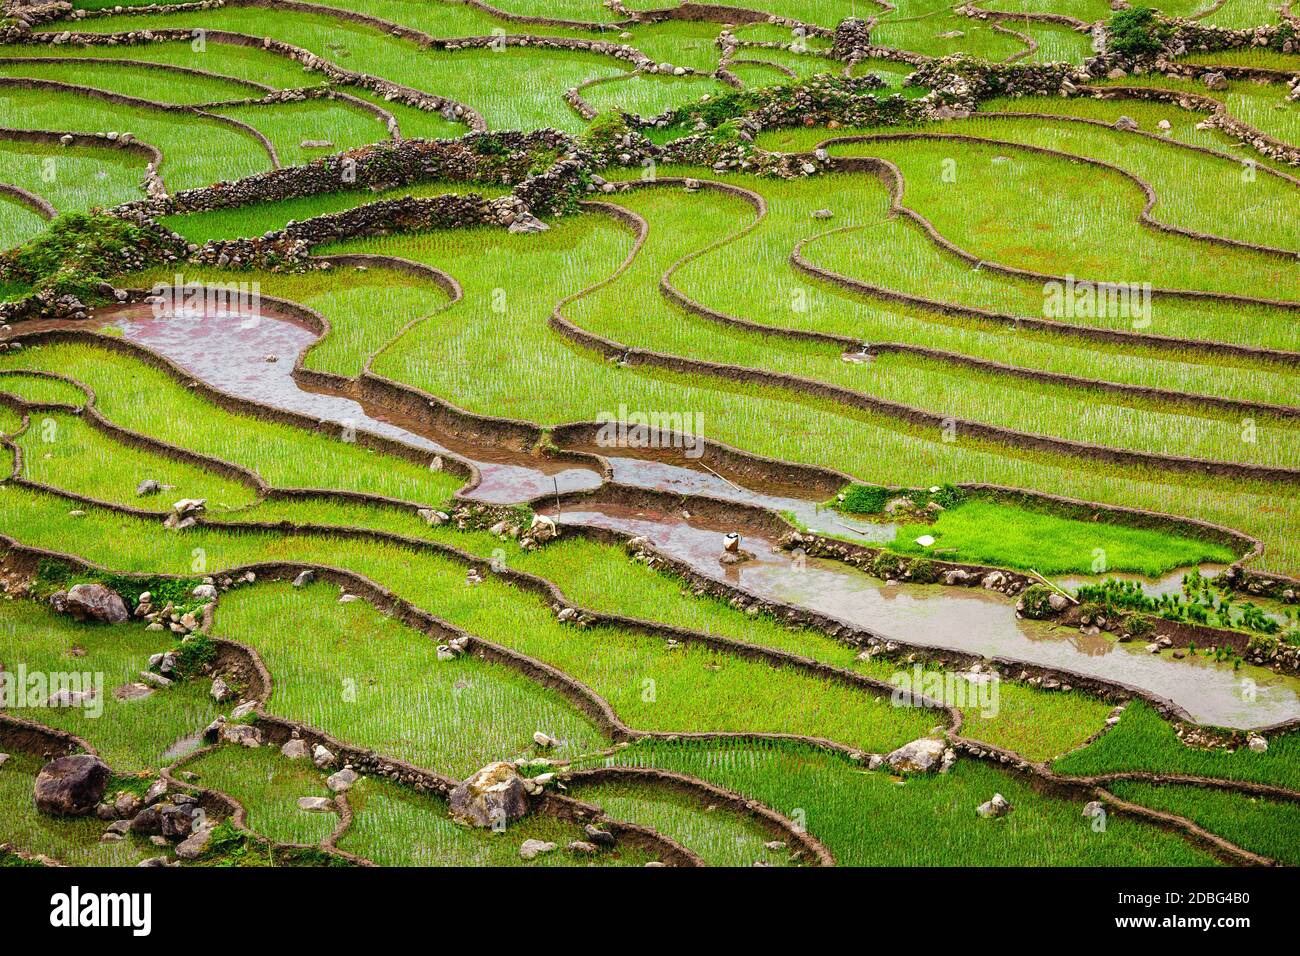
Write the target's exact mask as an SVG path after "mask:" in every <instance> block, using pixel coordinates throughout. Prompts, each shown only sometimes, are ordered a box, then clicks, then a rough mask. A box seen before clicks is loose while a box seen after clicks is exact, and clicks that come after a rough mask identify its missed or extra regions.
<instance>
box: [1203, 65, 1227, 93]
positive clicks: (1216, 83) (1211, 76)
mask: <svg viewBox="0 0 1300 956" xmlns="http://www.w3.org/2000/svg"><path fill="white" fill-rule="evenodd" d="M1201 83H1202V84H1203V85H1204V86H1205V88H1206V89H1208V90H1226V89H1227V88H1228V78H1227V77H1226V76H1224V75H1223V74H1222V73H1219V72H1217V71H1214V70H1211V71H1209V72H1206V73H1202V74H1201Z"/></svg>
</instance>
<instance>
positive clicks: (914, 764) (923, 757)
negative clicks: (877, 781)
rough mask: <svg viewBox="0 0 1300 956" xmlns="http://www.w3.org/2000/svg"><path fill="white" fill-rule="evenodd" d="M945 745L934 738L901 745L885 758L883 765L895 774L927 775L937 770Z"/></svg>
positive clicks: (925, 738)
mask: <svg viewBox="0 0 1300 956" xmlns="http://www.w3.org/2000/svg"><path fill="white" fill-rule="evenodd" d="M947 749H948V748H947V745H946V744H945V743H944V742H943V741H942V740H939V739H937V738H934V737H922V738H920V739H919V740H913V741H912V742H911V743H906V744H903V746H901V747H899V748H898V749H897V750H895V751H893V752H892V753H889V754H887V755H886V756H885V763H887V764H889V767H890V769H891V770H893V771H895V772H896V773H929V772H930V771H931V770H937V769H938V765H939V763H940V761H942V760H943V755H944V751H945V750H947Z"/></svg>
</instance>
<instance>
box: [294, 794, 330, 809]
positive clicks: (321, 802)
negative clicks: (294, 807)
mask: <svg viewBox="0 0 1300 956" xmlns="http://www.w3.org/2000/svg"><path fill="white" fill-rule="evenodd" d="M298 809H299V810H307V811H309V812H311V813H331V812H333V810H334V801H333V800H331V799H330V798H329V797H299V798H298Z"/></svg>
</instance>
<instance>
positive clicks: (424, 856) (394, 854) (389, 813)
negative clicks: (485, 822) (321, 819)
mask: <svg viewBox="0 0 1300 956" xmlns="http://www.w3.org/2000/svg"><path fill="white" fill-rule="evenodd" d="M349 800H350V802H351V804H352V808H353V812H354V813H355V815H356V816H355V818H354V819H353V821H352V826H351V827H350V828H349V829H348V831H347V832H346V833H345V834H344V835H343V837H342V839H340V840H339V844H338V845H339V848H340V849H342V850H347V851H349V852H351V853H356V854H358V855H360V856H363V857H365V858H366V859H369V860H373V861H374V862H376V863H378V864H380V865H381V866H530V867H536V866H541V867H549V866H644V865H645V864H646V863H647V862H650V861H651V860H653V859H654V857H653V856H651V855H650V854H649V853H647V852H646V851H644V850H639V849H636V848H634V847H630V846H624V845H620V846H618V847H617V848H616V849H614V850H611V851H603V852H600V853H598V854H596V855H594V856H586V855H584V854H581V853H576V852H573V851H570V850H568V849H566V847H567V846H568V844H569V843H571V842H573V841H574V840H582V839H583V832H582V828H581V827H579V826H577V825H576V824H573V823H567V822H564V821H561V820H557V819H556V818H554V817H547V816H541V815H539V814H532V815H530V816H527V817H524V818H523V819H521V820H517V821H515V822H514V823H512V824H511V825H510V826H508V827H506V828H505V829H504V830H502V831H500V832H494V831H493V830H491V829H474V828H471V827H466V826H462V825H460V824H458V823H455V822H453V821H452V819H451V817H450V816H449V815H448V813H447V807H446V804H445V803H443V802H442V801H441V800H439V799H437V798H436V797H432V796H429V795H427V794H416V793H413V792H411V791H410V790H407V789H405V788H402V787H400V786H398V785H396V784H394V783H392V782H391V781H389V780H385V779H383V778H382V777H373V778H370V779H368V780H366V782H365V785H364V787H363V788H362V789H361V791H360V792H359V793H357V794H356V795H355V796H353V795H351V794H350V795H349ZM529 839H532V840H544V841H548V842H551V843H555V844H557V847H558V848H557V849H556V850H554V851H552V852H550V853H543V854H541V855H540V856H538V857H536V858H535V859H533V860H522V859H520V856H519V848H520V846H521V845H522V844H523V842H524V841H525V840H529Z"/></svg>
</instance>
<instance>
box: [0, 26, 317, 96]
mask: <svg viewBox="0 0 1300 956" xmlns="http://www.w3.org/2000/svg"><path fill="white" fill-rule="evenodd" d="M114 22H115V23H116V25H117V27H118V28H121V29H127V28H128V24H129V21H125V20H116V21H114ZM82 28H83V26H82V25H78V29H82ZM5 55H7V56H14V57H23V58H29V59H31V58H36V57H58V58H60V59H64V58H67V57H87V58H90V59H95V60H119V59H121V60H143V61H145V62H149V63H165V64H168V65H171V66H183V67H186V68H188V69H198V70H206V71H207V72H209V73H216V74H219V75H220V76H223V77H228V78H229V79H232V80H244V81H252V82H254V83H262V84H265V85H267V86H274V87H277V88H279V89H299V88H301V87H306V86H317V85H319V84H320V83H322V82H323V76H322V74H320V73H318V72H314V71H311V70H308V69H307V68H306V67H304V66H302V64H300V63H298V62H297V61H295V60H292V59H290V58H289V57H287V56H281V55H279V54H276V53H273V52H271V51H270V50H264V49H262V48H261V47H260V46H255V47H254V46H236V45H235V44H231V43H217V42H215V41H213V42H208V43H205V44H204V45H203V47H202V49H201V50H200V49H196V48H195V44H194V42H193V38H192V37H190V38H185V39H181V40H169V41H165V42H163V41H154V42H152V43H137V44H118V45H111V46H110V45H105V44H98V45H95V46H86V47H80V46H73V45H71V44H58V45H51V44H30V45H29V44H22V43H16V44H12V45H10V46H6V47H5Z"/></svg>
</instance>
